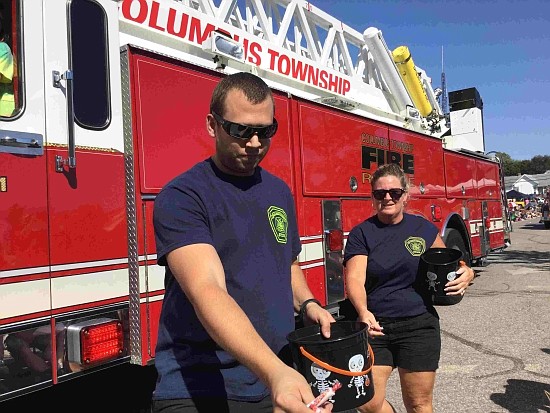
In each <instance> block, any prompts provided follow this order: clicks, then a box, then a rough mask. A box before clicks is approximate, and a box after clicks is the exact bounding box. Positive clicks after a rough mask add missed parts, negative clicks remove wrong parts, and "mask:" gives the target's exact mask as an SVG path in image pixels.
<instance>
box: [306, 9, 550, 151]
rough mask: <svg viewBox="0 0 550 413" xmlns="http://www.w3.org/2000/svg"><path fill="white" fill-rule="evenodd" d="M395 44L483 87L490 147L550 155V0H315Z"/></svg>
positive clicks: (455, 78)
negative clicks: (377, 30) (379, 32)
mask: <svg viewBox="0 0 550 413" xmlns="http://www.w3.org/2000/svg"><path fill="white" fill-rule="evenodd" d="M311 3H312V4H313V5H314V6H316V7H318V8H320V9H321V10H323V11H325V12H327V13H328V14H330V15H332V16H333V17H335V18H338V19H339V20H341V21H342V22H343V23H345V24H347V25H348V26H350V27H352V28H354V29H355V30H357V31H359V32H361V33H362V32H363V31H364V30H365V29H367V28H368V27H371V26H372V27H376V28H378V29H380V30H381V31H382V36H383V37H384V40H385V41H386V44H387V45H388V48H389V49H390V50H394V49H395V48H396V47H398V46H402V45H404V46H407V47H408V48H409V51H410V53H411V55H412V58H413V61H414V63H415V65H416V66H418V67H420V68H421V69H423V70H425V71H426V74H427V75H428V76H429V77H431V78H432V87H433V88H434V89H435V88H436V87H441V71H442V59H441V49H442V47H443V63H444V64H443V69H444V71H445V77H446V84H447V91H448V92H451V91H455V90H460V89H466V88H470V87H475V88H476V89H477V90H478V92H479V94H480V95H481V98H482V100H483V127H484V132H485V152H490V151H498V152H505V153H507V154H508V155H510V157H511V158H512V159H513V160H530V159H531V158H533V157H534V156H537V155H543V156H544V155H546V156H550V1H548V0H525V1H521V0H519V1H511V0H495V1H486V0H478V1H463V0H454V1H448V0H425V1H422V0H420V1H419V0H410V1H397V0H312V1H311Z"/></svg>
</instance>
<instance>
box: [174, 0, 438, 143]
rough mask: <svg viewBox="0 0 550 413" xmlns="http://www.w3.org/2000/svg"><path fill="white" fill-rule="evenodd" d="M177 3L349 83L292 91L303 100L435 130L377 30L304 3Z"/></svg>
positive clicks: (271, 78)
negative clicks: (338, 88) (341, 88)
mask: <svg viewBox="0 0 550 413" xmlns="http://www.w3.org/2000/svg"><path fill="white" fill-rule="evenodd" d="M177 1H179V2H180V3H182V4H184V5H186V6H187V7H190V8H192V9H194V10H196V11H198V12H201V13H204V14H207V15H209V16H211V17H213V18H215V19H216V20H218V21H223V22H224V23H226V24H229V25H231V26H233V27H235V28H238V29H240V30H243V31H245V32H246V33H248V34H249V35H252V36H255V37H257V38H258V39H262V40H264V41H266V42H269V43H270V44H272V45H274V46H276V47H280V48H284V49H285V50H286V51H287V52H288V53H289V54H292V53H294V54H295V55H297V56H298V57H299V59H300V60H301V61H306V62H307V63H308V64H310V65H311V66H312V67H315V68H319V69H329V70H330V71H332V72H333V73H337V74H339V75H340V76H341V77H343V78H345V79H347V80H349V82H350V84H351V85H352V87H351V90H350V91H349V94H346V96H342V95H338V94H336V93H330V92H328V91H325V90H321V89H319V88H307V87H304V85H303V84H302V85H300V87H298V88H297V89H302V90H304V91H306V92H307V93H311V94H310V95H308V96H305V97H307V98H313V99H314V100H317V101H320V102H322V103H326V104H330V105H332V106H336V107H339V108H341V109H345V110H349V111H353V112H354V113H358V114H366V115H369V116H370V117H374V118H375V119H376V118H377V119H380V120H383V121H385V122H389V123H393V124H396V125H399V126H404V127H407V128H410V129H415V130H418V131H420V132H423V133H427V132H429V131H428V129H430V130H431V131H432V132H434V130H435V129H434V128H431V127H430V126H428V123H427V120H426V119H424V118H422V116H420V115H419V113H418V110H417V109H416V108H415V107H414V104H413V101H412V99H411V97H410V95H409V92H408V91H407V89H406V87H405V85H404V83H403V81H402V79H401V77H400V75H399V71H398V69H397V67H396V65H395V63H394V61H393V58H392V54H391V52H390V51H389V49H388V47H387V45H386V43H385V41H384V39H383V37H382V32H381V31H380V30H378V29H376V28H374V27H370V28H368V29H367V30H365V31H364V33H360V32H358V31H357V30H355V29H353V28H351V27H349V26H347V25H346V24H344V23H343V22H341V21H340V20H338V19H336V18H334V17H332V16H331V15H329V14H328V13H326V12H323V11H322V10H320V9H319V8H317V7H315V6H314V5H313V4H311V3H309V2H307V1H304V0H221V2H220V5H219V7H216V6H215V5H214V3H213V1H212V0H177ZM243 3H244V4H243ZM352 56H353V57H352ZM264 75H265V76H264ZM262 76H263V77H265V78H266V81H271V82H274V83H276V84H278V85H283V87H284V86H285V85H287V84H288V79H284V81H282V80H281V78H277V76H276V74H273V73H265V74H264V73H262ZM423 86H424V88H425V89H426V92H427V95H428V96H434V91H433V89H432V88H431V85H430V84H429V83H427V82H423ZM283 90H285V88H284V89H283ZM306 92H304V93H306ZM437 108H438V110H439V105H437ZM431 123H432V124H433V119H432V120H431ZM442 125H443V128H442V129H441V128H437V130H438V132H437V133H438V134H441V135H442V134H443V133H444V132H446V131H447V128H446V127H445V126H444V122H443V123H442ZM432 134H434V133H432Z"/></svg>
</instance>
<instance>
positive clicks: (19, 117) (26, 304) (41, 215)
mask: <svg viewBox="0 0 550 413" xmlns="http://www.w3.org/2000/svg"><path fill="white" fill-rule="evenodd" d="M9 3H11V5H10V4H9ZM9 3H8V2H2V5H4V10H2V13H3V16H5V18H6V19H7V17H8V16H12V15H16V14H15V13H13V12H14V10H13V9H12V8H11V7H12V5H14V4H15V2H13V3H12V2H9ZM16 13H17V12H16ZM40 17H41V12H40V7H37V10H36V14H34V13H33V14H32V15H31V16H29V18H28V19H25V20H23V24H24V26H21V25H20V23H19V20H15V19H14V20H12V21H11V22H10V24H9V26H11V27H9V26H8V23H5V24H6V27H4V29H5V30H6V32H8V33H11V36H10V37H11V44H10V46H11V49H12V53H13V58H14V62H15V65H16V66H15V67H16V68H17V69H16V70H15V73H16V74H18V72H19V73H25V76H26V79H23V78H22V77H21V76H15V75H14V79H13V82H14V88H16V87H17V88H18V89H19V90H21V87H22V85H23V84H24V85H25V89H26V91H27V93H26V94H25V99H24V100H18V101H17V102H16V113H15V114H14V115H13V116H11V117H8V116H2V117H0V297H1V298H0V330H1V328H2V325H4V324H9V323H12V322H17V321H27V320H28V319H29V318H32V317H36V314H40V313H41V312H42V311H44V310H45V309H46V310H48V309H49V308H50V307H49V303H50V299H49V280H48V278H49V267H48V257H49V251H48V216H47V211H48V208H47V204H46V154H45V149H44V143H45V142H44V136H45V130H44V92H43V76H42V70H43V63H42V61H43V53H42V49H41V45H42V41H41V39H42V29H41V19H40ZM4 22H7V20H4ZM23 32H24V33H25V36H24V38H23V37H22V33H23ZM23 39H24V41H25V43H19V42H20V41H22V40H23ZM8 42H9V40H8ZM14 45H16V46H14ZM22 48H24V53H23V51H22V50H21V49H22ZM23 58H24V60H23ZM23 68H24V69H25V71H24V72H23ZM0 339H2V334H1V333H0ZM0 347H1V346H0Z"/></svg>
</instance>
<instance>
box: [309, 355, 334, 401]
mask: <svg viewBox="0 0 550 413" xmlns="http://www.w3.org/2000/svg"><path fill="white" fill-rule="evenodd" d="M311 374H313V377H315V379H316V381H314V382H313V383H309V385H310V386H311V387H314V388H316V389H317V390H318V391H319V394H322V393H323V392H325V391H327V390H329V389H331V388H332V386H333V385H334V384H335V383H336V382H338V380H333V381H330V380H327V379H328V377H329V376H330V371H328V370H325V369H324V368H322V367H321V366H319V365H318V364H316V363H313V364H312V365H311ZM328 401H329V402H331V403H334V400H333V399H332V396H330V398H329V399H328Z"/></svg>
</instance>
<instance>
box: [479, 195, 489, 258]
mask: <svg viewBox="0 0 550 413" xmlns="http://www.w3.org/2000/svg"><path fill="white" fill-rule="evenodd" d="M489 222H490V221H489V208H488V206H487V201H482V202H481V224H480V225H479V240H480V248H481V255H482V256H486V255H487V254H489V251H490V249H491V240H490V233H489V227H490V224H489Z"/></svg>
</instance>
